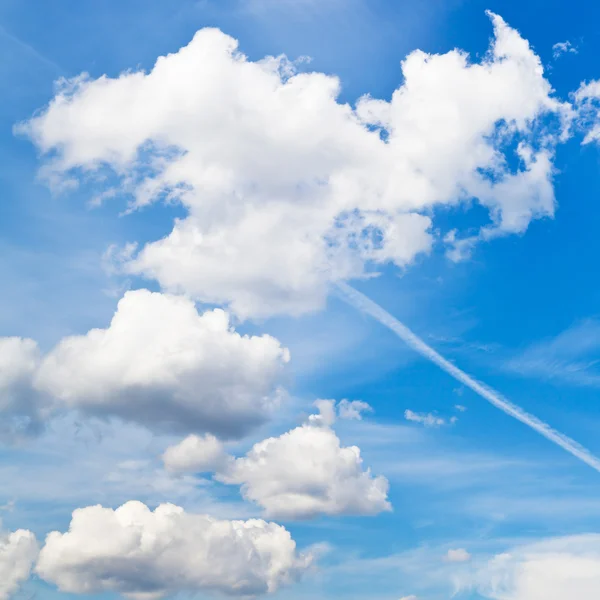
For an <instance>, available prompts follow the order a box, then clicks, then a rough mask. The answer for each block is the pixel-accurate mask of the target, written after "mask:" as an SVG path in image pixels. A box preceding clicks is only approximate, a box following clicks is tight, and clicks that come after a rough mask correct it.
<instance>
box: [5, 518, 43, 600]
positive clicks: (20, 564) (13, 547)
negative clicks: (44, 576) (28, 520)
mask: <svg viewBox="0 0 600 600" xmlns="http://www.w3.org/2000/svg"><path fill="white" fill-rule="evenodd" d="M37 554H38V545H37V541H36V539H35V536H34V535H33V533H31V532H30V531H25V530H22V529H20V530H19V531H15V532H13V533H9V534H0V600H8V598H10V597H12V595H13V594H14V593H15V592H16V591H17V590H18V589H19V586H20V585H21V584H22V583H23V582H24V581H26V580H27V579H29V575H30V573H31V569H32V567H33V563H34V562H35V560H36V558H37Z"/></svg>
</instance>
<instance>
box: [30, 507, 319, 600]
mask: <svg viewBox="0 0 600 600" xmlns="http://www.w3.org/2000/svg"><path fill="white" fill-rule="evenodd" d="M311 560H312V558H311V555H310V554H301V553H299V552H298V551H297V550H296V544H295V542H294V540H293V539H292V538H291V536H290V534H289V533H288V531H286V530H285V529H284V528H283V527H281V526H280V525H276V524H275V523H267V522H265V521H262V520H259V519H252V520H249V521H222V520H218V519H214V518H212V517H210V516H208V515H196V514H190V513H186V512H185V511H184V510H183V509H182V508H179V507H178V506H173V505H169V504H163V505H161V506H159V507H158V508H157V509H156V510H154V511H151V510H150V509H149V508H148V507H147V506H145V505H144V504H142V503H140V502H128V503H127V504H124V505H123V506H121V507H120V508H118V509H116V510H112V509H109V508H103V507H101V506H91V507H88V508H82V509H78V510H76V511H75V512H74V513H73V519H72V521H71V524H70V527H69V530H68V531H67V532H65V533H60V532H58V531H55V532H52V533H50V534H49V535H48V537H47V539H46V543H45V545H44V547H43V548H42V551H41V553H40V557H39V561H38V563H37V567H36V572H37V574H38V575H39V576H40V577H41V578H43V579H44V580H46V581H48V582H51V583H54V584H56V586H57V587H58V588H59V589H60V590H61V591H64V592H70V593H78V594H84V593H85V594H89V593H100V592H118V593H120V594H122V595H123V596H124V597H126V598H131V599H133V600H155V599H159V598H164V597H166V596H171V595H172V594H175V593H177V592H180V591H182V592H190V593H197V592H201V591H204V592H206V591H208V592H221V593H224V594H228V595H235V596H253V595H255V594H263V593H268V592H274V591H276V590H277V589H278V588H279V587H280V586H281V585H284V584H287V583H291V582H292V581H294V580H295V579H297V578H298V577H300V576H301V575H302V573H303V572H305V571H306V570H307V569H308V568H309V566H310V564H311Z"/></svg>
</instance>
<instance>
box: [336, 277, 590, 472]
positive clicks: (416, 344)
mask: <svg viewBox="0 0 600 600" xmlns="http://www.w3.org/2000/svg"><path fill="white" fill-rule="evenodd" d="M337 287H338V289H339V290H340V292H341V295H342V298H343V299H344V300H345V301H346V302H348V304H351V305H352V306H354V307H355V308H357V309H358V310H360V311H361V312H363V313H365V314H368V315H370V316H372V317H373V318H374V319H376V320H377V321H379V322H380V323H381V324H382V325H385V326H386V327H387V328H388V329H390V330H392V331H393V332H394V333H395V334H396V335H397V336H398V337H399V338H400V339H401V340H403V341H404V342H405V343H406V344H408V345H409V346H410V347H411V348H412V349H413V350H416V351H417V352H418V353H419V354H421V355H422V356H424V357H425V358H427V359H429V360H430V361H431V362H433V363H435V364H436V365H437V366H438V367H440V369H442V370H443V371H446V373H448V374H449V375H451V376H452V377H454V378H455V379H456V380H458V381H460V383H462V384H463V385H466V386H467V387H469V388H471V389H472V390H473V391H474V392H475V393H476V394H479V395H480V396H481V397H482V398H484V399H485V400H487V401H488V402H489V403H490V404H493V405H494V406H495V407H496V408H499V409H500V410H501V411H502V412H504V413H506V414H507V415H510V416H511V417H513V418H514V419H517V420H518V421H521V423H524V424H525V425H527V426H528V427H531V429H533V430H535V431H537V432H538V433H539V434H540V435H543V436H544V437H545V438H546V439H548V440H550V441H551V442H553V443H555V444H556V445H557V446H560V447H561V448H562V449H563V450H566V451H567V452H569V453H570V454H572V455H573V456H575V457H576V458H578V459H579V460H581V461H583V462H584V463H585V464H587V465H589V466H590V467H592V469H595V470H596V471H598V472H600V459H599V458H597V457H596V456H594V455H593V454H592V453H591V452H590V451H589V450H587V449H586V448H584V447H583V446H582V445H581V444H579V443H577V442H576V441H575V440H572V439H571V438H570V437H568V436H566V435H564V434H563V433H560V432H559V431H556V430H555V429H552V427H550V425H548V424H547V423H544V422H543V421H541V420H540V419H538V418H537V417H536V416H534V415H531V414H529V413H527V412H525V411H524V410H523V409H522V408H520V407H518V406H517V405H516V404H513V403H512V402H511V401H510V400H508V399H507V398H505V397H504V396H502V394H500V393H499V392H497V391H496V390H494V389H492V388H490V387H488V386H487V385H485V384H484V383H480V382H479V381H477V380H476V379H474V378H473V377H471V376H470V375H468V374H467V373H465V372H464V371H463V370H462V369H459V368H458V367H457V366H455V365H453V364H452V363H451V362H450V361H449V360H447V359H445V358H444V357H443V356H442V355H441V354H439V353H438V352H436V351H435V350H434V349H433V348H432V347H431V346H428V345H427V344H426V343H425V342H424V341H423V340H422V339H421V338H420V337H418V336H417V335H415V334H414V333H413V332H412V331H411V330H410V329H409V328H408V327H406V325H404V324H402V323H401V322H400V321H398V319H396V318H395V317H393V316H392V315H390V313H388V312H387V311H385V310H384V309H383V308H381V306H379V305H378V304H376V303H375V302H373V301H372V300H371V299H369V298H367V297H366V296H365V295H364V294H361V293H360V292H359V291H358V290H355V289H354V288H353V287H351V286H349V285H348V284H346V283H338V284H337Z"/></svg>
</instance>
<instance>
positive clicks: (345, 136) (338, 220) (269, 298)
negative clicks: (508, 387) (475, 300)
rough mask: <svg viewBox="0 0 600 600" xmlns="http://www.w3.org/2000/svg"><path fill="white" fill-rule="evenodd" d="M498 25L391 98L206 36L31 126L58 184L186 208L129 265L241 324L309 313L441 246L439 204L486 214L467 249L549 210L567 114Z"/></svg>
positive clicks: (434, 61)
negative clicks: (335, 287)
mask: <svg viewBox="0 0 600 600" xmlns="http://www.w3.org/2000/svg"><path fill="white" fill-rule="evenodd" d="M491 18H492V21H493V24H494V31H495V41H494V43H493V45H492V47H491V49H490V52H489V53H488V54H487V55H486V56H485V57H484V58H483V59H482V60H481V61H480V62H478V63H472V62H470V60H469V57H468V56H467V55H466V54H465V53H463V52H461V51H459V50H452V51H450V52H448V53H446V54H443V55H429V54H426V53H424V52H420V51H415V52H413V53H411V54H410V55H409V56H408V57H407V58H406V59H405V60H404V62H403V63H402V75H403V83H402V85H401V86H400V87H399V88H398V89H397V90H396V91H395V92H394V94H393V96H392V98H391V101H390V102H386V101H382V100H376V99H372V98H370V97H365V98H362V99H361V100H360V101H359V102H358V103H357V105H356V107H351V106H349V105H347V104H342V103H340V102H339V101H338V99H337V98H338V94H339V90H340V84H339V81H338V80H337V79H336V78H335V77H331V76H327V75H324V74H322V73H303V74H296V73H294V68H293V65H291V64H290V63H289V62H288V61H287V59H285V58H282V57H280V58H272V57H268V58H265V59H264V60H261V61H258V62H252V61H250V60H248V59H247V58H246V57H244V56H243V55H242V54H240V53H239V52H238V49H237V42H236V41H235V40H234V39H232V38H231V37H228V36H227V35H225V34H223V33H221V32H220V31H218V30H216V29H203V30H201V31H199V32H198V33H197V34H196V35H195V37H194V39H193V40H192V41H191V42H190V44H189V45H188V46H186V47H185V48H182V49H180V50H179V51H178V52H176V53H174V54H170V55H168V56H165V57H161V58H159V59H158V61H157V62H156V64H155V66H154V68H153V69H152V70H151V71H150V72H148V73H146V72H143V71H127V72H125V73H123V74H121V75H120V76H119V77H116V78H109V77H106V76H103V77H101V78H99V79H96V80H93V79H90V78H89V77H87V76H81V77H79V78H76V79H73V80H69V81H63V82H62V86H61V87H60V89H59V91H58V93H57V95H56V97H55V98H54V99H53V100H52V102H51V103H50V105H49V106H48V107H47V109H46V110H45V111H43V112H42V113H40V114H39V115H38V116H36V117H34V118H32V119H31V120H30V121H29V122H27V123H25V124H23V125H21V126H20V127H19V128H18V130H19V131H21V132H24V133H26V134H27V135H29V136H30V137H31V138H32V139H33V140H34V141H35V143H36V144H37V145H38V147H39V148H40V149H41V150H42V151H43V152H44V153H47V154H48V155H49V156H51V158H50V160H49V163H48V164H47V165H46V167H45V168H46V172H47V174H48V175H49V176H50V177H51V178H54V179H57V178H59V179H60V178H61V177H63V176H66V177H67V178H74V179H76V178H77V176H78V174H80V173H82V172H83V173H84V174H85V175H86V177H87V176H89V174H90V173H91V172H95V171H99V172H100V174H102V173H103V171H104V170H105V169H106V168H110V169H112V170H113V171H114V172H116V173H117V174H118V175H119V177H120V180H121V183H122V189H123V190H125V191H127V192H131V194H132V195H133V198H134V199H133V205H134V206H135V207H142V206H144V205H146V204H148V203H150V202H154V201H157V200H159V199H168V200H173V199H177V200H178V201H180V202H182V203H183V205H184V206H185V207H186V209H187V210H188V215H187V216H186V217H185V218H183V219H181V220H178V221H176V223H175V225H174V228H173V231H172V232H171V233H170V234H169V235H168V236H167V237H166V238H164V239H161V240H158V241H155V242H152V243H149V244H147V245H146V246H145V247H144V248H142V249H141V251H140V252H139V253H137V254H134V255H133V256H131V257H130V258H129V259H128V260H126V261H125V264H124V268H125V270H126V271H129V272H132V273H137V274H143V275H145V276H147V277H151V278H155V279H157V280H158V281H159V282H160V284H161V285H162V286H163V288H165V289H167V290H171V291H185V292H186V293H188V294H190V295H192V296H193V297H195V298H197V299H199V300H201V301H206V302H211V303H219V304H229V305H230V306H231V308H232V310H233V311H234V312H235V313H237V314H238V315H240V316H242V317H245V316H262V315H269V314H272V313H301V312H304V311H307V310H311V309H315V308H318V307H320V306H322V304H323V302H324V299H325V297H326V294H327V289H328V286H329V284H330V283H331V282H335V281H338V280H343V279H348V278H352V277H359V276H361V275H363V274H364V273H365V271H369V270H372V269H373V268H376V267H377V265H379V264H383V263H388V262H391V263H394V264H396V265H398V266H399V267H403V266H405V265H407V264H409V263H411V262H412V261H413V260H414V259H415V257H416V256H417V255H418V254H419V253H424V252H428V251H429V250H430V249H431V246H432V243H433V240H434V237H435V232H434V229H433V228H432V218H431V214H432V209H433V208H434V207H436V206H440V205H455V204H458V203H460V202H463V201H470V199H471V198H473V197H475V198H477V199H478V200H479V202H480V203H481V204H482V205H484V206H485V207H487V208H488V209H489V212H490V216H491V219H492V223H491V224H488V225H486V226H485V227H483V228H482V229H481V230H480V232H479V233H478V234H475V235H471V234H469V236H467V238H465V239H462V240H461V239H460V232H459V234H457V233H456V232H452V233H451V234H450V235H449V236H448V237H447V238H446V239H447V240H448V241H450V242H452V244H454V246H455V247H454V248H453V250H452V256H454V257H458V256H460V255H464V254H465V253H466V252H467V251H468V250H469V248H470V247H471V246H472V245H473V243H474V242H475V241H476V240H477V239H482V238H483V239H490V238H492V237H494V236H497V235H501V234H507V233H521V232H523V231H525V229H526V228H527V226H528V224H529V222H530V221H531V219H534V218H539V217H542V216H552V215H553V212H554V194H553V188H552V183H551V179H552V159H553V147H554V143H555V142H556V139H557V134H552V135H550V134H549V131H548V130H546V128H545V127H544V125H545V124H546V118H547V116H548V115H551V114H554V115H555V114H560V115H562V116H563V117H564V116H568V114H569V110H568V108H567V107H566V105H561V104H560V103H559V102H557V101H556V100H555V99H553V97H552V90H551V86H550V84H549V83H548V82H547V81H546V79H545V78H544V75H543V68H542V66H541V62H540V60H539V58H538V57H537V56H536V55H535V54H534V53H533V51H532V50H531V48H530V47H529V44H528V43H527V41H525V40H524V39H522V38H521V37H520V36H519V34H518V33H517V32H516V31H515V30H513V29H511V28H510V27H508V26H507V25H506V24H505V23H504V21H503V20H502V19H501V18H500V17H498V16H496V15H491ZM516 142H518V143H517V144H516ZM515 146H517V147H518V150H517V152H516V154H514V153H513V150H512V149H514V147H515ZM517 163H518V166H516V165H517ZM509 165H510V166H509ZM102 192H106V190H103V189H100V190H99V193H100V194H101V193H102Z"/></svg>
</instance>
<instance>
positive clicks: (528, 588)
mask: <svg viewBox="0 0 600 600" xmlns="http://www.w3.org/2000/svg"><path fill="white" fill-rule="evenodd" d="M475 578H476V583H475V586H474V587H476V588H477V590H478V591H479V593H480V594H482V595H483V597H485V598H490V599H492V600H565V599H566V598H573V599H577V600H597V598H598V597H599V594H600V535H597V534H593V535H581V536H572V537H564V538H556V539H551V540H546V541H542V542H538V543H533V544H529V545H524V546H520V547H517V548H514V549H513V550H511V551H510V552H507V553H505V554H500V555H498V556H496V557H494V558H493V559H492V560H491V561H489V563H488V564H486V565H485V566H484V567H482V568H480V569H479V571H478V572H477V574H476V576H475Z"/></svg>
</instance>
